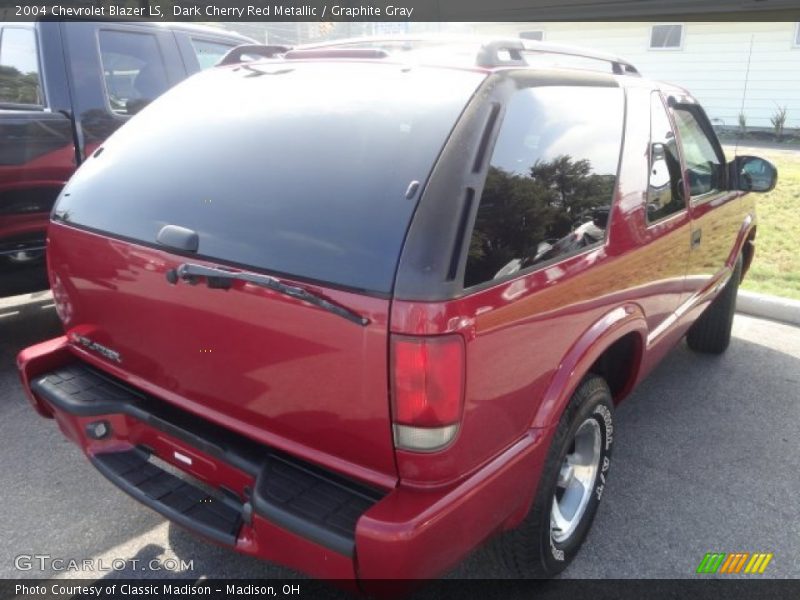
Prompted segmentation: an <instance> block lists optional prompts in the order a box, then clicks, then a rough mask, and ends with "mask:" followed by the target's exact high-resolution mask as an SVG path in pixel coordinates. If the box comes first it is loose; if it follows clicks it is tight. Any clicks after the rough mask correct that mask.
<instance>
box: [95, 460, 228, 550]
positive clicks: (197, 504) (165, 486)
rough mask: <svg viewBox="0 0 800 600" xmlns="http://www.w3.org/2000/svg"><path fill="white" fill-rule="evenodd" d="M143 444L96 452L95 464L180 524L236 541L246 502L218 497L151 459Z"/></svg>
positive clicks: (120, 485) (223, 541)
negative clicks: (125, 449)
mask: <svg viewBox="0 0 800 600" xmlns="http://www.w3.org/2000/svg"><path fill="white" fill-rule="evenodd" d="M148 459H149V454H148V453H147V452H146V451H145V450H144V449H142V448H134V449H133V450H128V451H125V452H110V453H104V454H96V455H95V456H92V457H90V460H91V461H92V464H93V465H94V466H95V468H96V469H97V470H98V471H100V472H101V473H102V474H103V475H104V476H105V477H106V478H107V479H108V480H109V481H111V483H113V484H114V485H116V486H117V487H118V488H120V489H121V490H122V491H124V492H125V493H127V494H129V495H130V496H132V497H133V498H135V499H136V500H138V501H139V502H141V503H142V504H144V505H146V506H149V507H150V508H152V509H153V510H155V511H156V512H158V513H160V514H162V515H164V516H165V517H166V518H168V519H169V520H171V521H174V522H175V523H177V524H178V525H182V526H183V527H185V528H187V529H190V530H192V531H195V532H197V533H199V534H200V535H203V536H205V537H207V538H210V539H212V540H214V541H216V542H219V543H221V544H225V545H227V546H234V545H236V538H237V536H238V534H239V528H240V527H241V524H242V504H241V503H238V505H237V503H236V501H235V500H233V499H232V498H224V499H221V498H214V497H213V496H210V495H209V494H207V493H206V492H204V491H203V490H202V489H200V488H198V487H196V486H193V485H191V484H190V483H188V482H186V481H184V480H182V479H180V478H178V477H176V476H175V475H172V474H171V473H168V472H167V471H164V470H163V469H160V468H158V467H157V466H156V465H154V464H152V463H151V462H149V460H148Z"/></svg>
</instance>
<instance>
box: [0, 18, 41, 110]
mask: <svg viewBox="0 0 800 600" xmlns="http://www.w3.org/2000/svg"><path fill="white" fill-rule="evenodd" d="M0 102H1V103H6V104H22V105H29V106H42V105H43V104H44V98H43V97H42V85H41V81H40V79H39V60H38V55H37V51H36V33H35V32H34V31H33V29H28V28H24V29H23V28H20V27H6V28H5V29H3V30H2V32H0Z"/></svg>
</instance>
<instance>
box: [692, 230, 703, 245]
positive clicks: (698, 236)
mask: <svg viewBox="0 0 800 600" xmlns="http://www.w3.org/2000/svg"><path fill="white" fill-rule="evenodd" d="M702 239H703V230H702V229H695V230H694V231H692V248H697V247H698V246H699V245H700V240H702Z"/></svg>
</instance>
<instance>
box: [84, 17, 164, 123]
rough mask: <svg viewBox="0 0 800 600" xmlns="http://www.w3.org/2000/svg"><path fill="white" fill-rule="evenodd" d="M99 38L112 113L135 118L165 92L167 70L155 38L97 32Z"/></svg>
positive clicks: (123, 33)
mask: <svg viewBox="0 0 800 600" xmlns="http://www.w3.org/2000/svg"><path fill="white" fill-rule="evenodd" d="M99 36H100V58H101V60H102V63H103V75H104V78H105V83H106V92H107V93H108V102H109V104H110V105H111V110H113V111H114V112H115V113H117V114H121V115H132V114H135V113H137V112H139V111H140V110H142V108H144V107H145V106H146V105H147V104H149V103H150V102H152V101H153V100H154V99H155V98H157V97H158V96H160V95H161V94H163V93H164V92H165V91H166V90H167V88H168V87H169V82H168V80H167V70H166V67H165V66H164V59H163V58H162V57H161V51H160V50H159V49H158V40H156V37H155V36H154V35H151V34H149V33H131V32H127V31H100V33H99Z"/></svg>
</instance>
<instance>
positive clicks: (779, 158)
mask: <svg viewBox="0 0 800 600" xmlns="http://www.w3.org/2000/svg"><path fill="white" fill-rule="evenodd" d="M725 152H726V154H728V155H731V156H732V155H733V149H732V148H726V149H725ZM739 154H740V155H743V154H750V155H754V156H760V157H762V158H766V159H767V160H770V161H772V162H773V163H774V164H775V166H776V167H777V168H778V185H777V186H776V187H775V189H774V190H773V191H772V192H770V193H769V194H759V195H758V204H757V214H758V234H757V236H756V254H755V258H754V259H753V265H752V266H751V267H750V271H749V272H748V274H747V276H746V277H745V280H744V283H743V284H742V287H743V288H744V289H746V290H751V291H753V292H761V293H763V294H772V295H775V296H783V297H784V298H795V299H798V300H800V151H798V150H777V149H775V150H773V149H770V148H741V147H740V148H739Z"/></svg>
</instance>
